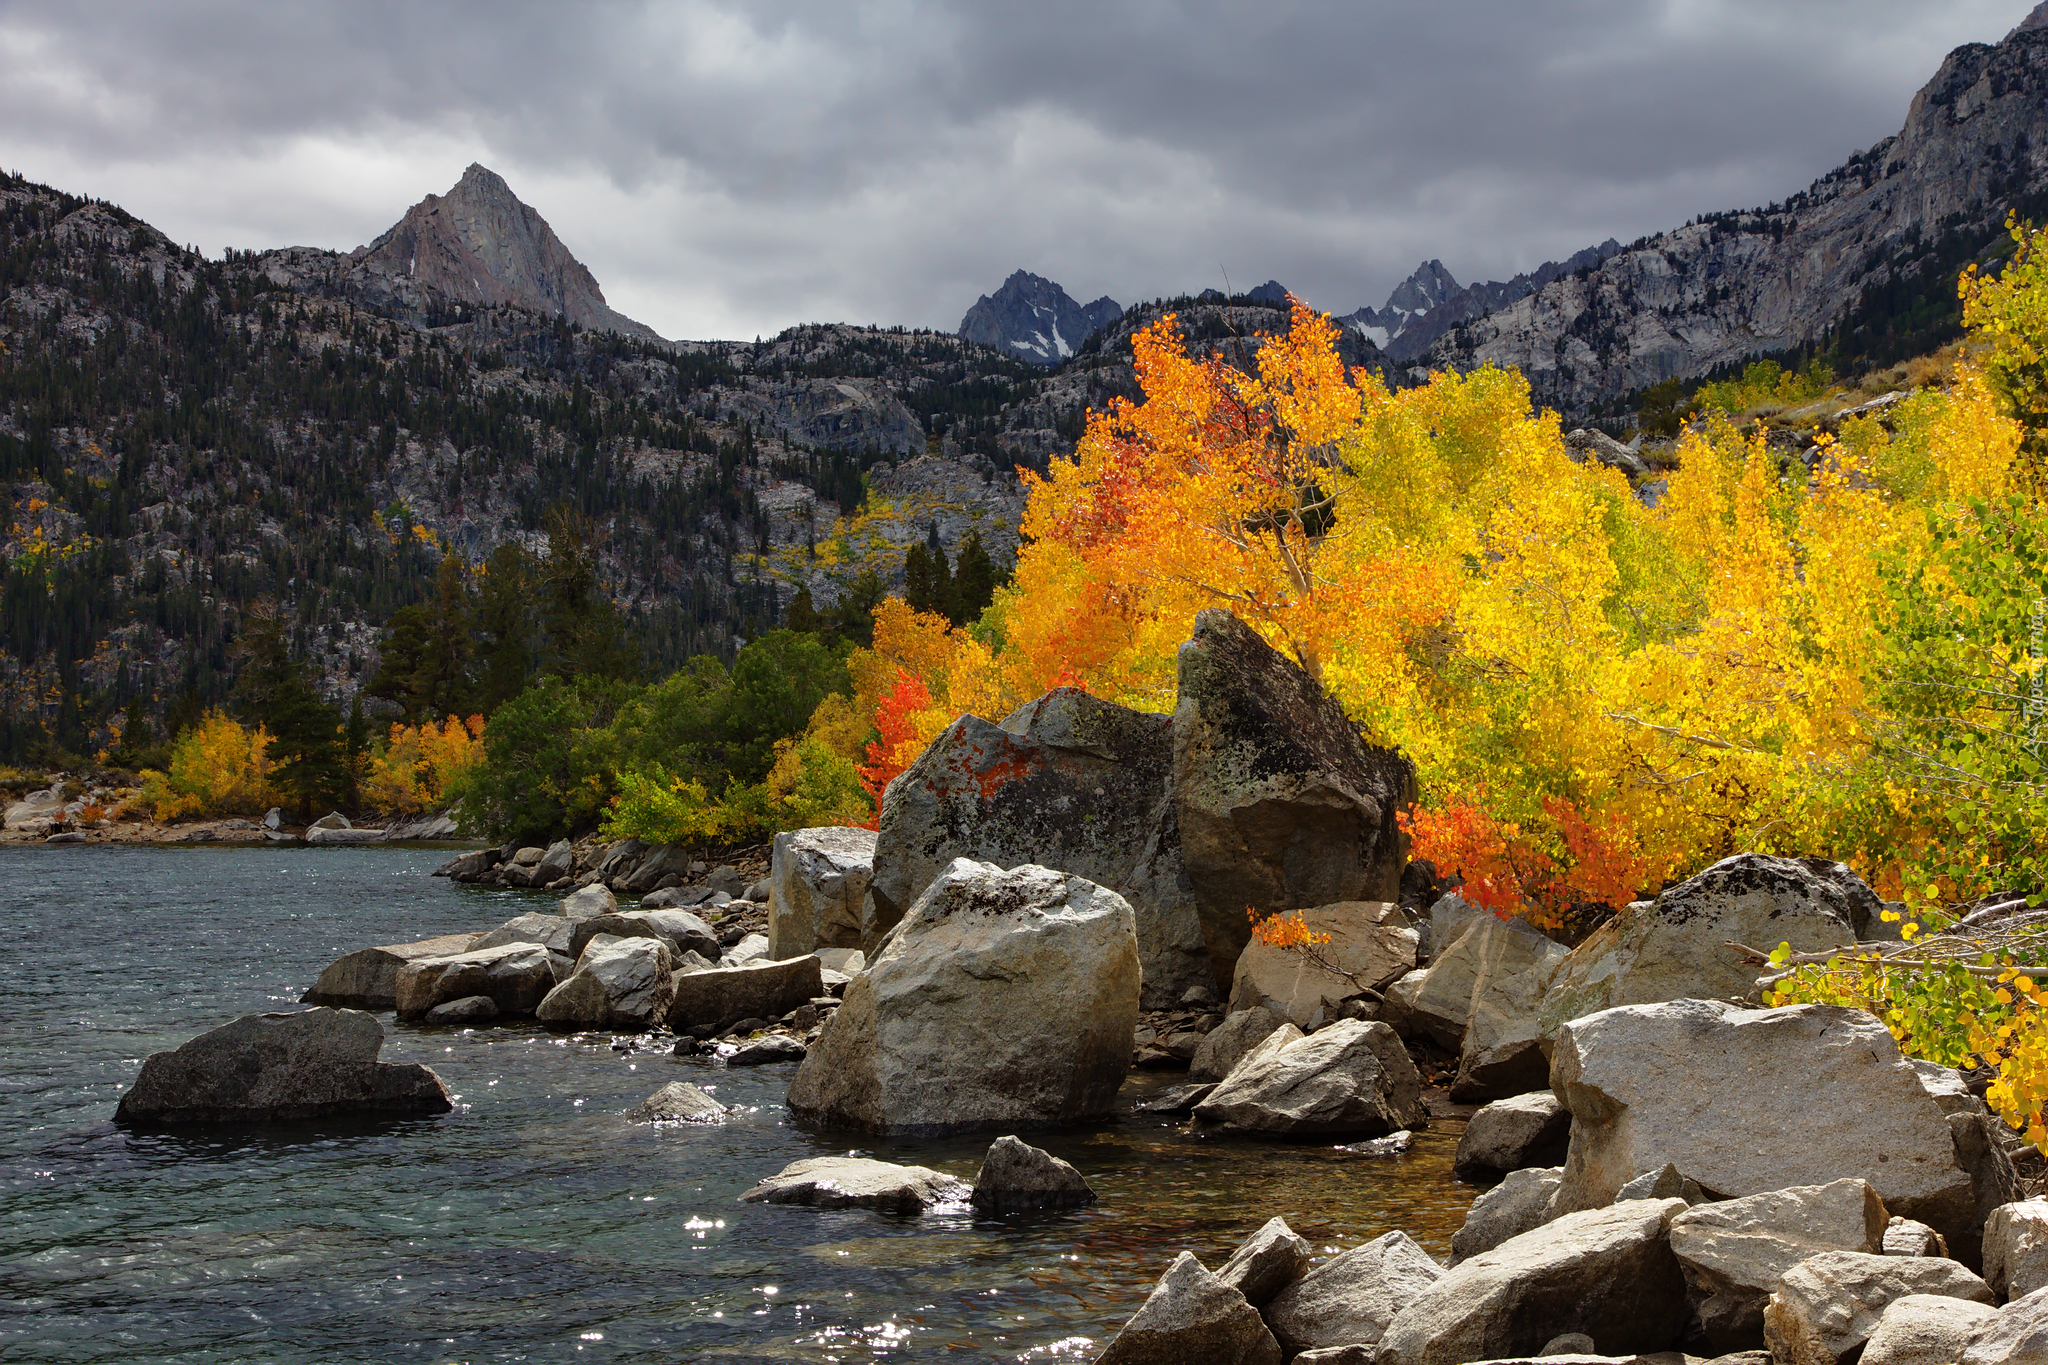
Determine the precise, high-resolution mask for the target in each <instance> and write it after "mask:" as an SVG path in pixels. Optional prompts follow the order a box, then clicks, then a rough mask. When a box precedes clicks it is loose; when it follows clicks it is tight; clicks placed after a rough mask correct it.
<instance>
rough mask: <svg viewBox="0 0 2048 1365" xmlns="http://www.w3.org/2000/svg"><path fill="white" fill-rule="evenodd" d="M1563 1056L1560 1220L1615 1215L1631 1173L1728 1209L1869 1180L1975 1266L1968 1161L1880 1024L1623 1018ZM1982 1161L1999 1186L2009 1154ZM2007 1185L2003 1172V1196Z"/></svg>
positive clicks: (1841, 1015)
mask: <svg viewBox="0 0 2048 1365" xmlns="http://www.w3.org/2000/svg"><path fill="white" fill-rule="evenodd" d="M1555 1048H1556V1051H1555V1056H1554V1058H1553V1060H1552V1067H1551V1084H1552V1088H1553V1089H1554V1090H1555V1091H1556V1092H1557V1094H1558V1096H1559V1098H1561V1099H1562V1100H1563V1101H1564V1103H1565V1107H1566V1108H1568V1109H1570V1110H1571V1111H1572V1116H1573V1125H1572V1140H1571V1155H1570V1157H1569V1159H1568V1160H1567V1161H1566V1163H1565V1183H1564V1187H1563V1188H1562V1189H1561V1190H1560V1191H1559V1192H1558V1203H1557V1208H1558V1210H1559V1211H1560V1212H1562V1211H1568V1210H1571V1209H1582V1208H1589V1207H1598V1206H1601V1205H1604V1204H1607V1203H1609V1202H1610V1201H1612V1200H1613V1198H1614V1196H1615V1194H1616V1193H1617V1192H1618V1191H1619V1190H1620V1189H1621V1187H1622V1185H1623V1184H1625V1183H1626V1182H1627V1181H1628V1180H1629V1179H1631V1178H1632V1177H1633V1176H1634V1175H1635V1174H1636V1173H1637V1172H1640V1171H1645V1170H1656V1169H1658V1168H1659V1167H1662V1166H1663V1165H1665V1164H1666V1163H1670V1164H1673V1165H1676V1166H1677V1167H1678V1168H1679V1169H1680V1170H1681V1171H1684V1172H1685V1173H1686V1174H1687V1175H1689V1176H1691V1177H1692V1178H1693V1179H1695V1180H1697V1181H1698V1182H1699V1183H1700V1184H1701V1185H1702V1186H1703V1187H1705V1188H1706V1189H1707V1190H1709V1191H1712V1192H1713V1193H1715V1194H1717V1195H1720V1196H1723V1197H1739V1196H1743V1195H1750V1194H1761V1193H1763V1192H1765V1191H1767V1190H1778V1189H1786V1188H1789V1187H1791V1186H1796V1185H1824V1184H1828V1183H1830V1182H1833V1181H1835V1180H1840V1179H1843V1178H1845V1177H1849V1176H1860V1177H1862V1178H1863V1179H1865V1180H1867V1181H1869V1182H1870V1184H1871V1186H1872V1187H1873V1188H1874V1189H1875V1190H1876V1191H1877V1193H1878V1197H1879V1198H1881V1199H1882V1200H1883V1201H1884V1205H1885V1207H1886V1208H1887V1209H1888V1210H1890V1211H1891V1212H1893V1213H1897V1214H1901V1215H1903V1216H1905V1217H1908V1218H1913V1219H1917V1220H1918V1221H1920V1222H1923V1223H1926V1224H1928V1225H1929V1226H1931V1227H1933V1228H1935V1229H1936V1230H1938V1231H1939V1232H1940V1233H1941V1234H1942V1235H1943V1236H1944V1237H1945V1238H1947V1240H1948V1244H1949V1246H1950V1248H1951V1249H1953V1250H1954V1251H1955V1252H1956V1254H1957V1255H1958V1256H1960V1257H1961V1258H1962V1259H1963V1260H1964V1261H1965V1263H1975V1262H1976V1261H1977V1257H1978V1247H1979V1241H1980V1238H1981V1235H1982V1226H1983V1224H1982V1214H1981V1213H1980V1212H1979V1202H1978V1189H1977V1185H1978V1172H1976V1171H1973V1170H1971V1169H1969V1168H1968V1167H1967V1166H1965V1165H1964V1162H1965V1160H1967V1159H1970V1155H1971V1154H1970V1152H1969V1150H1968V1146H1967V1144H1966V1143H1965V1142H1964V1141H1963V1140H1961V1138H1959V1137H1958V1136H1955V1135H1952V1125H1951V1117H1950V1115H1948V1114H1946V1113H1944V1112H1943V1108H1942V1104H1941V1103H1940V1102H1938V1101H1937V1099H1936V1097H1935V1096H1934V1095H1931V1094H1930V1093H1929V1092H1928V1091H1927V1089H1926V1088H1925V1087H1924V1086H1923V1084H1922V1082H1921V1079H1920V1076H1919V1074H1918V1073H1917V1072H1916V1071H1915V1070H1914V1068H1913V1067H1912V1066H1911V1065H1910V1064H1909V1063H1907V1062H1906V1061H1905V1060H1904V1059H1903V1058H1901V1057H1900V1056H1899V1051H1898V1048H1897V1046H1896V1045H1895V1044H1894V1043H1893V1041H1892V1037H1891V1034H1890V1033H1889V1032H1888V1031H1887V1030H1886V1029H1885V1027H1884V1025H1882V1024H1880V1023H1879V1022H1878V1021H1877V1020H1876V1019H1875V1018H1873V1017H1872V1016H1870V1015H1868V1014H1866V1013H1864V1012H1862V1011H1860V1010H1851V1009H1843V1008H1840V1007H1837V1006H1831V1005H1796V1006H1793V1007H1790V1008H1786V1009H1771V1010H1745V1009H1741V1008H1738V1007H1736V1006H1734V1005H1729V1004H1725V1003H1723V1002H1720V1001H1710V1000H1678V1001H1671V1002H1668V1003H1665V1004H1657V1005H1623V1006H1619V1007H1617V1008H1614V1009H1609V1010H1603V1011H1601V1012H1600V1013H1598V1014H1594V1015H1590V1016H1588V1017H1586V1018H1583V1019H1578V1020H1574V1021H1572V1022H1571V1023H1568V1024H1565V1025H1564V1026H1563V1027H1561V1028H1560V1029H1559V1030H1558V1033H1557V1038H1556V1044H1555ZM1954 1122H1955V1124H1956V1125H1957V1126H1958V1127H1962V1128H1967V1129H1969V1130H1970V1131H1971V1132H1976V1131H1978V1128H1977V1126H1978V1124H1979V1122H1980V1116H1978V1115H1976V1114H1974V1113H1970V1112H1965V1111H1958V1112H1957V1113H1956V1114H1955V1115H1954ZM1965 1136H1967V1134H1966V1135H1965ZM1974 1156H1975V1159H1976V1160H1977V1162H1978V1163H1979V1164H1980V1165H1981V1166H1982V1167H1983V1168H1984V1169H1985V1170H1986V1171H1987V1172H1990V1175H1988V1176H1987V1177H1986V1178H1987V1180H1990V1181H1991V1183H1994V1184H1995V1183H1998V1180H1997V1179H1996V1178H1994V1177H1996V1176H1997V1172H1996V1171H1995V1170H1993V1169H1992V1168H1995V1167H1996V1166H1997V1165H1998V1163H1999V1162H2001V1161H2003V1153H2002V1152H2001V1151H1998V1150H1997V1149H1996V1148H1995V1146H1994V1147H1993V1148H1992V1149H1991V1150H1990V1151H1988V1152H1986V1151H1982V1150H1979V1151H1977V1152H1976V1153H1975V1154H1974ZM2010 1172H2011V1167H2010V1163H2005V1166H2004V1175H2003V1180H2004V1181H2005V1182H2006V1183H2007V1184H2008V1185H2009V1182H2010ZM1993 1207H1995V1205H1993ZM1988 1211H1989V1210H1988V1208H1987V1209H1986V1210H1985V1212H1988Z"/></svg>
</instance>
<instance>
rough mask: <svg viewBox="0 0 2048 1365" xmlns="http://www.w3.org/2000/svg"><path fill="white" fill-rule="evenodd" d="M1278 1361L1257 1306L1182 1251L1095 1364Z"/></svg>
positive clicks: (1261, 1364)
mask: <svg viewBox="0 0 2048 1365" xmlns="http://www.w3.org/2000/svg"><path fill="white" fill-rule="evenodd" d="M1281 1359H1282V1357H1281V1354H1280V1346H1279V1343H1277V1342H1276V1341H1274V1340H1273V1334H1272V1333H1271V1332H1270V1331H1268V1330H1267V1329H1266V1324H1265V1321H1264V1320H1263V1319H1262V1318H1260V1316H1259V1310H1258V1309H1256V1308H1254V1307H1252V1306H1251V1304H1250V1303H1248V1302H1246V1301H1245V1297H1244V1295H1243V1294H1240V1293H1239V1292H1238V1291H1237V1290H1235V1289H1233V1288H1231V1287H1230V1286H1229V1285H1227V1284H1225V1283H1223V1281H1221V1280H1219V1279H1217V1278H1216V1277H1215V1276H1214V1275H1211V1274H1210V1273H1209V1272H1208V1271H1207V1270H1206V1269H1204V1268H1203V1266H1202V1263H1201V1262H1200V1261H1199V1260H1196V1259H1195V1255H1194V1253H1193V1252H1191V1251H1183V1252H1182V1253H1181V1254H1180V1255H1179V1256H1176V1257H1175V1258H1174V1261H1173V1264H1172V1265H1170V1266H1168V1267H1167V1270H1166V1273H1165V1274H1164V1275H1161V1276H1160V1277H1159V1283H1158V1284H1157V1285H1155V1286H1154V1287H1153V1290H1152V1293H1151V1296H1150V1297H1149V1298H1147V1299H1146V1300H1145V1305H1144V1307H1142V1308H1140V1309H1139V1310H1138V1311H1137V1312H1136V1313H1134V1314H1132V1316H1131V1320H1130V1321H1129V1322H1127V1323H1125V1324H1124V1325H1123V1328H1122V1330H1120V1331H1119V1332H1118V1333H1117V1334H1116V1336H1115V1337H1113V1338H1111V1340H1110V1343H1109V1345H1108V1347H1107V1348H1105V1349H1104V1350H1103V1352H1102V1354H1101V1355H1099V1356H1097V1357H1095V1365H1280V1362H1281Z"/></svg>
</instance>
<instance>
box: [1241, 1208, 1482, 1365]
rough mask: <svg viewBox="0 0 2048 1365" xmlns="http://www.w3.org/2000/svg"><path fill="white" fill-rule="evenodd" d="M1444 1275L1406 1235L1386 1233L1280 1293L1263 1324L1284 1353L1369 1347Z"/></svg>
mask: <svg viewBox="0 0 2048 1365" xmlns="http://www.w3.org/2000/svg"><path fill="white" fill-rule="evenodd" d="M1443 1276H1444V1268H1443V1267H1442V1266H1440V1265H1438V1264H1437V1263H1436V1261H1435V1260H1434V1259H1433V1258H1432V1257H1431V1256H1430V1254H1429V1253H1428V1252H1426V1251H1424V1250H1423V1249H1422V1248H1421V1247H1420V1246H1418V1245H1417V1244H1416V1243H1415V1240H1414V1239H1413V1238H1411V1237H1409V1235H1408V1234H1407V1233H1405V1232H1389V1233H1387V1234H1386V1235H1385V1236H1382V1237H1376V1238H1374V1239H1373V1240H1372V1241H1370V1242H1367V1243H1366V1244H1365V1245H1364V1246H1357V1247H1353V1248H1352V1249H1351V1250H1349V1251H1347V1252H1344V1253H1343V1254H1342V1255H1339V1256H1335V1257H1332V1258H1331V1259H1329V1260H1327V1261H1325V1262H1323V1263H1322V1264H1321V1265H1319V1266H1317V1267H1316V1268H1315V1269H1313V1270H1311V1271H1309V1272H1308V1273H1307V1274H1306V1275H1303V1276H1302V1277H1301V1278H1300V1279H1298V1280H1296V1281H1295V1282H1294V1283H1293V1284H1291V1285H1289V1286H1288V1287H1287V1288H1285V1289H1283V1290H1281V1291H1280V1293H1279V1294H1278V1295H1276V1296H1275V1297H1274V1299H1273V1301H1272V1302H1271V1303H1269V1304H1267V1305H1266V1323H1267V1325H1268V1326H1270V1327H1271V1328H1272V1329H1273V1335H1274V1336H1275V1337H1277V1338H1278V1339H1279V1341H1280V1349H1281V1351H1282V1353H1283V1354H1286V1355H1293V1354H1295V1353H1296V1352H1299V1351H1312V1350H1316V1349H1319V1348H1322V1347H1328V1346H1349V1345H1354V1344H1367V1345H1370V1344H1372V1343H1374V1342H1377V1341H1379V1340H1380V1338H1381V1337H1382V1336H1383V1335H1384V1334H1385V1332H1386V1330H1387V1325H1388V1324H1389V1323H1391V1322H1393V1320H1394V1319H1395V1317H1397V1316H1398V1315H1399V1314H1400V1312H1401V1310H1402V1309H1404V1308H1406V1307H1407V1306H1408V1305H1409V1304H1411V1303H1413V1302H1415V1300H1416V1299H1417V1298H1419V1297H1421V1295H1422V1294H1423V1292H1424V1291H1426V1290H1427V1289H1428V1288H1429V1287H1430V1286H1431V1285H1433V1284H1435V1283H1436V1282H1437V1281H1438V1280H1440V1279H1442V1278H1443Z"/></svg>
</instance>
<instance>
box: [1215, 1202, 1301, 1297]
mask: <svg viewBox="0 0 2048 1365" xmlns="http://www.w3.org/2000/svg"><path fill="white" fill-rule="evenodd" d="M1310 1250H1311V1249H1310V1247H1309V1244H1308V1238H1306V1237H1303V1236H1302V1235H1301V1234H1300V1233H1298V1232H1296V1231H1295V1230H1294V1229H1293V1228H1290V1227H1288V1226H1287V1220H1286V1219H1284V1218H1268V1219H1267V1220H1266V1222H1265V1224H1264V1225H1263V1226H1262V1227H1260V1228H1259V1230H1258V1231H1257V1232H1254V1233H1253V1234H1252V1235H1251V1236H1249V1237H1247V1238H1245V1239H1244V1240H1243V1241H1242V1242H1240V1243H1238V1246H1237V1250H1235V1251H1233V1252H1231V1253H1230V1259H1229V1260H1227V1261H1225V1262H1224V1263H1223V1265H1222V1268H1221V1269H1219V1270H1218V1271H1217V1272H1216V1278H1217V1279H1219V1280H1221V1281H1223V1283H1225V1284H1227V1285H1229V1286H1230V1287H1231V1288H1232V1289H1235V1290H1236V1291H1237V1292H1238V1293H1240V1294H1242V1295H1244V1297H1245V1302H1247V1303H1249V1304H1250V1305H1251V1306H1252V1307H1254V1308H1257V1309H1261V1310H1263V1309H1264V1308H1265V1306H1266V1305H1267V1304H1268V1303H1270V1302H1272V1300H1273V1296H1274V1295H1276V1294H1278V1293H1279V1292H1280V1291H1281V1290H1283V1289H1285V1288H1287V1286H1289V1285H1291V1284H1293V1283H1294V1282H1295V1281H1296V1280H1298V1279H1300V1278H1301V1277H1302V1276H1303V1275H1306V1274H1308V1267H1309V1260H1310V1254H1309V1253H1310Z"/></svg>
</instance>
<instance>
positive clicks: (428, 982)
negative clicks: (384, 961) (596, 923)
mask: <svg viewBox="0 0 2048 1365" xmlns="http://www.w3.org/2000/svg"><path fill="white" fill-rule="evenodd" d="M554 984H555V974H554V970H553V967H552V965H551V964H550V962H549V958H548V950H547V949H546V948H543V947H542V946H541V945H539V944H538V943H504V944H500V945H498V946H497V947H495V948H476V949H472V950H471V951H469V952H466V953H455V954H452V955H451V956H448V957H422V958H415V959H414V960H413V961H411V962H408V963H406V964H405V965H404V966H403V967H400V968H399V969H398V985H397V989H396V994H397V997H398V998H397V1008H398V1017H399V1018H401V1019H418V1018H421V1017H423V1016H424V1015H425V1014H426V1012H427V1011H428V1010H430V1009H432V1008H434V1006H436V1005H440V1004H445V1003H447V1002H448V1001H450V1000H460V999H462V998H463V997H464V996H467V995H488V996H489V997H491V999H492V1001H493V1002H495V1003H496V1004H497V1006H498V1012H499V1013H501V1014H532V1013H533V1011H534V1009H535V1007H536V1006H538V1005H539V1004H540V1002H541V1000H542V998H543V997H544V996H546V995H547V993H548V992H549V991H550V990H552V989H553V988H554Z"/></svg>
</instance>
